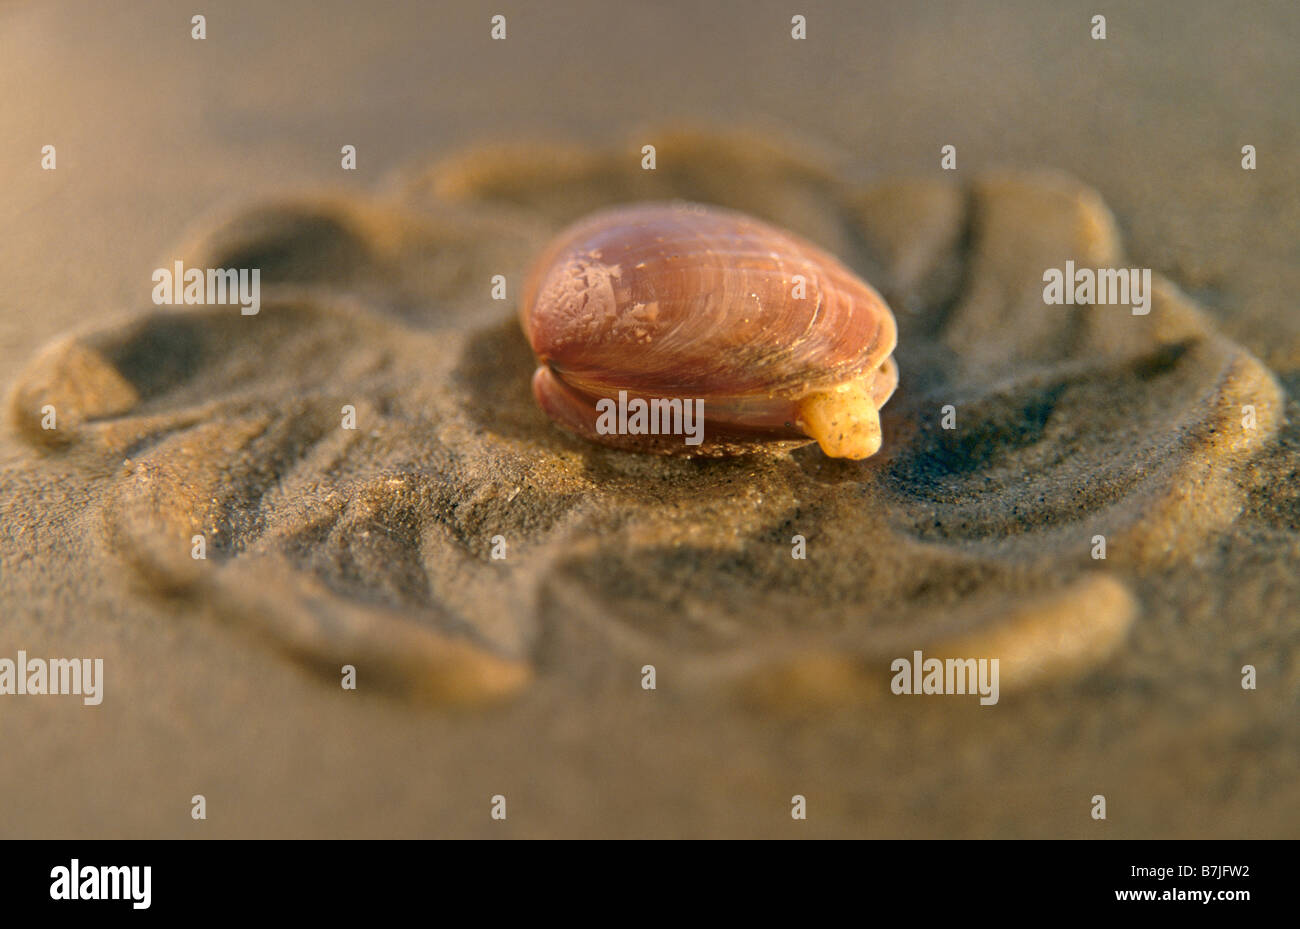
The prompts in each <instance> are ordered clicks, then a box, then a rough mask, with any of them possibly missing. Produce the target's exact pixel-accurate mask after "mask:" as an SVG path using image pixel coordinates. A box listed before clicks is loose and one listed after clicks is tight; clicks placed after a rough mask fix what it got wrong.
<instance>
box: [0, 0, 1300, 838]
mask: <svg viewBox="0 0 1300 929" xmlns="http://www.w3.org/2000/svg"><path fill="white" fill-rule="evenodd" d="M492 12H495V10H489V9H488V8H487V7H484V8H482V10H481V11H480V10H476V9H472V8H471V9H469V10H464V9H461V10H457V11H454V12H448V13H446V14H443V15H433V14H430V13H429V12H428V11H427V10H426V11H423V12H421V11H420V8H419V7H418V6H415V5H412V6H411V7H410V8H407V7H399V8H395V9H393V10H390V11H387V12H385V13H383V14H381V15H378V16H375V15H372V14H366V16H365V17H364V21H362V17H361V16H360V15H359V14H355V13H352V14H349V13H346V12H345V9H344V8H342V7H340V8H339V9H338V10H334V11H331V12H330V13H328V14H327V13H326V12H322V11H320V10H319V8H318V7H317V5H304V6H302V7H300V8H295V7H287V8H283V9H281V10H280V11H278V12H276V13H275V14H266V13H260V12H257V11H256V10H255V8H254V6H253V5H251V4H250V5H240V4H230V5H227V6H213V7H211V9H210V10H209V11H208V13H207V16H208V23H209V26H208V28H209V37H208V38H207V39H205V40H203V41H202V42H195V41H193V40H192V39H190V37H189V32H188V28H189V27H188V16H189V14H188V13H187V14H186V15H185V16H180V15H179V14H176V13H175V12H174V11H168V10H167V9H166V7H165V6H162V5H159V6H156V7H155V6H149V5H144V6H141V7H140V8H139V9H136V10H133V11H132V12H131V13H130V14H129V15H124V16H123V17H121V19H120V20H114V21H113V22H104V23H99V22H98V21H96V23H95V29H94V30H92V31H90V32H87V31H85V30H84V29H82V30H81V31H78V29H79V27H78V23H80V22H81V18H82V17H84V16H85V15H87V14H86V13H85V11H84V10H81V9H79V8H76V7H72V6H60V5H52V6H44V7H39V8H38V7H36V6H22V5H20V6H18V7H12V8H7V9H6V10H5V11H3V12H0V26H3V29H0V35H3V36H4V38H3V39H0V42H3V43H5V45H4V46H0V50H2V51H3V54H0V62H5V63H4V64H0V73H5V72H7V74H6V75H5V77H6V80H7V82H8V85H7V86H14V85H20V86H25V87H26V86H30V87H32V90H31V91H30V93H25V94H23V95H21V96H20V97H19V98H17V99H11V100H9V101H7V104H6V105H7V106H8V107H9V108H10V109H11V110H12V111H13V112H12V118H11V119H9V120H7V121H6V122H7V123H12V124H13V125H15V126H16V131H15V133H14V134H15V137H16V138H15V144H14V145H12V146H9V147H7V148H6V150H5V151H4V153H3V154H2V155H0V159H3V165H2V168H3V171H4V174H5V176H6V177H7V178H18V179H20V180H19V181H18V182H17V183H16V184H13V183H11V184H10V186H11V187H13V188H14V189H15V196H14V197H13V198H11V199H10V200H9V201H7V202H6V203H5V204H2V205H0V223H3V224H4V225H3V228H4V229H5V234H4V236H3V241H4V248H3V250H0V275H2V276H3V278H4V279H5V280H6V281H7V282H9V286H8V287H7V293H6V294H5V296H4V297H3V299H2V300H0V358H3V367H2V368H0V370H3V371H4V372H5V373H6V375H7V376H6V378H5V383H6V389H7V390H8V394H7V398H6V401H5V404H6V405H5V410H4V413H5V417H6V425H5V429H4V432H3V434H2V435H0V507H3V509H2V510H0V513H2V518H3V531H2V532H0V572H2V573H0V583H2V584H3V612H4V623H3V625H2V626H0V657H5V656H12V655H13V654H14V653H15V652H16V651H17V650H19V649H25V650H26V651H27V653H29V654H32V655H50V656H93V657H102V658H103V659H104V662H105V698H104V702H103V704H102V705H100V706H97V707H86V706H83V705H82V704H81V701H80V700H77V699H75V698H72V697H18V696H6V697H3V698H0V700H2V701H3V702H0V708H2V709H3V712H0V735H2V736H3V737H4V739H5V743H4V744H7V745H21V746H22V751H21V752H20V753H6V756H7V757H6V761H5V762H4V763H3V764H0V796H3V797H5V798H6V800H5V807H6V812H5V816H4V817H3V819H0V823H2V825H0V832H2V833H3V834H4V835H7V836H30V837H36V836H97V837H101V836H196V837H197V836H204V837H233V836H346V837H358V836H492V835H499V836H514V837H525V836H526V837H543V836H774V837H813V836H840V837H849V836H870V837H903V836H907V837H940V836H960V837H1025V836H1062V837H1126V838H1134V837H1148V836H1162V837H1164V836H1272V837H1284V836H1285V837H1294V836H1295V835H1296V834H1297V831H1298V829H1297V827H1298V825H1300V821H1298V820H1297V814H1296V811H1297V810H1300V802H1298V801H1300V787H1298V786H1297V781H1296V778H1295V771H1296V770H1297V760H1298V758H1297V755H1298V754H1300V752H1298V743H1297V728H1296V705H1297V698H1298V697H1300V663H1298V662H1297V653H1296V647H1297V629H1298V628H1300V626H1298V624H1297V620H1298V619H1300V577H1298V576H1297V574H1298V572H1297V571H1296V563H1297V560H1296V559H1297V553H1298V548H1300V489H1298V487H1300V485H1298V483H1297V481H1296V471H1297V467H1300V451H1298V448H1300V432H1298V431H1297V426H1296V425H1295V424H1296V422H1297V416H1296V414H1297V412H1298V411H1297V409H1296V404H1295V400H1294V393H1295V390H1296V388H1297V386H1300V321H1298V315H1300V314H1297V313H1296V312H1295V310H1294V307H1293V303H1292V298H1290V297H1289V294H1293V293H1294V292H1295V286H1294V285H1295V284H1296V283H1297V280H1296V278H1297V266H1298V263H1297V261H1296V249H1297V244H1296V237H1295V230H1296V229H1297V228H1300V225H1298V223H1297V220H1298V219H1300V200H1297V197H1296V190H1297V189H1298V188H1297V186H1296V180H1297V178H1296V176H1295V172H1296V168H1295V165H1294V153H1295V152H1296V150H1297V142H1298V141H1300V140H1298V139H1297V132H1298V130H1297V122H1296V119H1295V115H1296V114H1295V112H1294V106H1295V105H1294V103H1293V102H1292V101H1294V100H1295V99H1296V93H1295V92H1296V90H1297V89H1300V86H1297V85H1298V84H1300V81H1297V75H1296V70H1295V67H1294V65H1292V64H1289V62H1290V61H1291V58H1292V57H1293V56H1292V55H1291V54H1290V53H1289V51H1288V41H1289V40H1288V39H1287V38H1286V37H1287V35H1288V34H1290V35H1291V36H1292V37H1294V34H1295V29H1296V25H1297V21H1296V20H1297V17H1296V14H1295V12H1294V10H1291V9H1288V8H1285V7H1282V6H1278V7H1261V8H1259V9H1258V10H1257V11H1256V17H1255V18H1254V19H1250V18H1243V17H1236V16H1232V15H1231V14H1229V13H1228V12H1222V11H1220V12H1215V11H1214V10H1213V8H1212V7H1208V6H1207V7H1204V8H1201V7H1193V6H1187V5H1182V4H1179V5H1169V6H1163V7H1160V8H1159V9H1156V8H1152V7H1147V6H1144V7H1143V8H1142V9H1141V10H1132V11H1127V12H1121V13H1116V14H1110V15H1109V20H1110V21H1109V30H1110V34H1109V36H1108V38H1107V39H1106V40H1105V42H1094V41H1093V40H1091V39H1089V38H1088V22H1089V20H1090V18H1091V15H1092V14H1091V12H1089V11H1087V10H1086V9H1085V8H1084V7H1076V8H1074V9H1073V10H1072V9H1071V8H1069V7H1067V8H1066V9H1065V10H1063V11H1062V10H1057V11H1054V12H1051V13H1048V12H1046V11H1034V10H1033V9H1032V8H1031V7H1029V6H1025V7H1019V6H1008V7H1007V8H1006V9H1005V10H1004V11H1003V12H1000V13H998V14H996V15H994V14H992V13H988V12H985V13H983V14H978V13H977V12H976V11H971V10H964V9H959V8H956V7H933V8H931V7H927V11H926V12H925V13H923V14H915V13H914V14H911V15H910V16H909V15H907V14H904V13H902V12H900V11H896V10H891V9H889V8H887V7H884V6H881V7H879V8H877V7H875V6H872V7H870V8H868V9H866V10H862V9H858V8H857V7H856V6H855V5H840V6H826V7H810V8H809V10H808V11H807V15H808V17H809V22H810V37H809V39H808V41H807V43H806V44H805V43H794V42H792V41H791V40H790V38H789V30H788V15H787V14H786V13H785V12H784V11H783V10H782V9H778V8H777V7H774V6H767V7H758V8H754V7H751V6H727V5H720V6H717V7H713V6H711V7H710V8H709V10H708V11H707V12H702V13H701V12H695V11H693V9H692V8H690V7H688V6H682V7H679V8H669V9H667V10H664V9H661V8H659V7H655V8H647V9H645V10H640V11H633V12H630V13H627V14H624V15H623V16H622V17H619V16H615V15H614V14H613V13H611V12H609V11H605V10H602V9H601V8H600V7H598V6H596V5H588V6H575V7H573V8H572V9H571V10H570V11H568V12H565V13H559V12H549V13H547V14H545V15H544V16H543V15H541V14H531V15H530V14H527V13H521V14H520V15H519V16H517V17H516V16H512V17H511V19H510V33H509V38H508V39H507V40H506V42H504V43H495V44H493V43H491V41H490V40H489V39H488V38H487V30H488V19H489V16H490V14H491V13H492ZM268 16H269V18H268ZM913 17H914V18H913ZM629 34H634V35H637V36H639V37H640V38H638V40H637V42H636V43H634V48H633V49H632V50H630V51H629V49H627V48H626V47H624V48H619V47H618V45H619V40H620V39H622V40H623V41H624V42H625V43H626V38H625V36H626V35H629ZM135 35H140V36H141V37H142V38H141V39H140V40H139V42H140V44H141V47H144V48H148V49H150V50H151V52H152V54H151V55H149V56H148V57H145V58H136V57H132V56H128V55H124V54H121V49H122V48H124V47H126V44H127V36H135ZM458 36H460V38H458ZM465 36H473V37H475V38H474V40H470V39H467V38H464V37H465ZM479 39H481V40H482V41H481V42H479V41H478V40H479ZM132 41H135V40H134V39H133V40H132ZM574 41H578V42H580V44H581V46H582V48H583V49H584V54H583V55H582V56H578V57H576V58H575V57H574V56H572V55H571V54H565V53H564V46H565V44H566V42H567V43H572V42H574ZM818 42H820V43H822V44H821V46H820V48H818V47H816V45H815V43H818ZM1246 50H1249V54H1246ZM236 60H237V61H238V62H239V63H240V67H239V68H238V69H234V70H231V69H230V68H228V67H226V66H225V64H228V63H229V62H231V61H236ZM756 61H762V62H763V63H764V66H763V67H758V66H757V65H756ZM38 75H44V78H43V80H41V81H37V80H36V79H37V76H38ZM539 75H540V76H544V80H543V79H542V77H539ZM65 140H66V141H65ZM47 143H48V144H56V145H57V146H58V159H59V160H58V168H57V169H56V170H55V171H53V172H43V171H41V170H40V166H39V153H40V150H41V146H42V145H44V144H47ZM1248 143H1249V144H1254V145H1255V146H1256V147H1257V149H1258V152H1259V168H1258V169H1257V170H1255V171H1243V170H1242V168H1241V164H1240V159H1241V155H1240V148H1241V146H1242V145H1243V144H1248ZM343 144H355V145H356V146H357V148H358V170H357V171H356V172H344V171H342V170H340V168H339V155H338V152H339V148H340V146H341V145H343ZM645 144H654V145H655V146H656V155H657V167H656V170H654V171H653V172H651V171H645V170H642V168H641V147H642V146H643V145H645ZM944 144H954V145H956V146H957V152H958V155H957V157H958V166H957V170H955V171H943V170H941V169H940V166H939V148H940V146H941V145H944ZM1287 161H1290V162H1292V163H1291V164H1287V163H1286V162H1287ZM667 198H684V199H690V200H697V201H704V202H710V203H717V204H721V205H724V206H729V207H734V208H738V209H742V210H745V211H747V212H751V213H753V214H755V215H757V216H760V217H763V218H764V219H767V220H770V221H772V222H775V223H777V224H779V225H781V226H783V227H786V228H789V229H791V230H793V231H795V232H797V233H799V234H801V235H804V236H806V237H808V238H810V239H812V240H813V241H815V242H817V243H818V244H820V245H822V246H823V247H825V248H827V249H828V250H830V251H831V252H832V253H834V254H836V255H837V256H839V257H840V258H841V259H842V260H844V261H845V262H846V263H847V264H849V265H850V266H851V267H853V268H854V269H855V270H857V271H858V272H859V273H861V274H862V275H863V276H864V277H865V278H866V279H867V280H869V281H871V282H872V283H873V284H874V285H875V286H876V287H877V288H878V289H879V290H880V291H881V292H882V294H884V296H885V297H886V299H887V300H888V301H889V303H890V305H891V306H893V307H894V310H895V314H896V316H897V318H898V322H899V332H900V336H899V347H898V350H897V352H896V356H895V357H896V358H897V361H898V364H899V368H900V372H901V375H900V387H899V390H898V392H897V394H896V395H895V396H894V397H893V398H892V399H891V400H890V402H889V403H888V404H887V405H886V406H885V408H884V410H883V411H882V422H883V427H884V435H885V440H884V448H883V449H882V451H881V452H880V454H878V455H877V456H875V457H873V458H871V459H869V460H867V461H864V462H850V461H839V460H832V459H828V458H825V457H824V456H823V455H822V454H821V453H820V451H818V449H817V448H816V446H809V447H806V448H802V449H798V450H796V451H794V452H789V453H760V454H755V455H752V456H745V457H739V458H733V459H724V460H690V459H675V458H662V457H656V456H646V455H637V454H632V453H626V452H619V451H615V450H612V449H607V448H602V447H600V446H596V445H593V444H590V443H587V442H585V441H583V440H581V439H578V438H575V437H573V436H571V435H568V434H567V433H565V432H563V431H561V430H559V429H558V428H557V427H555V426H554V425H553V424H552V423H550V422H549V421H548V420H547V419H546V418H545V416H544V415H543V414H542V413H541V411H540V410H538V409H537V407H536V405H535V404H534V402H533V399H532V396H531V394H530V391H529V378H530V375H531V373H532V370H533V367H534V362H533V360H532V357H531V354H530V352H529V350H528V346H527V344H526V343H525V341H524V339H523V336H522V334H521V332H520V330H519V326H518V323H517V320H516V315H515V313H516V307H515V303H514V297H515V296H517V294H518V291H519V288H520V287H521V285H522V279H523V275H524V272H525V270H526V268H527V267H528V264H529V262H530V260H531V259H532V258H533V256H535V255H536V254H537V252H538V251H539V250H540V249H541V247H542V246H543V245H544V243H545V242H546V241H547V239H548V238H549V236H551V235H552V234H554V233H555V232H556V231H558V230H559V229H560V228H561V227H562V226H563V225H564V224H566V223H567V222H569V221H571V220H573V219H575V218H577V217H579V216H581V215H583V214H585V213H587V212H589V211H590V210H592V209H596V208H598V207H601V206H605V205H608V204H612V203H620V202H627V201H633V200H642V199H667ZM1067 260H1070V261H1073V262H1074V263H1075V264H1076V265H1077V266H1079V267H1109V266H1118V267H1134V268H1151V269H1152V270H1153V275H1152V280H1153V287H1152V294H1151V303H1150V312H1149V313H1148V314H1146V315H1137V314H1134V313H1132V312H1130V309H1129V308H1128V307H1127V306H1046V305H1044V302H1043V280H1042V275H1043V272H1044V270H1045V269H1047V268H1053V267H1063V266H1064V264H1065V262H1066V261H1067ZM175 261H182V262H183V263H184V265H185V266H186V267H258V268H261V269H262V299H261V308H260V312H259V313H258V314H257V315H256V316H242V315H240V313H239V310H238V308H235V307H230V306H206V307H183V306H182V307H165V306H164V307H159V306H154V305H152V303H151V300H150V293H151V291H152V289H153V281H152V280H151V278H150V274H151V272H152V270H153V269H154V268H157V267H171V266H172V263H173V262H175ZM495 274H501V275H504V276H505V278H506V281H507V284H508V288H509V294H510V299H507V300H505V301H494V300H492V299H490V297H489V290H490V281H491V278H492V276H493V275H495ZM47 405H52V406H53V407H54V408H55V409H56V410H57V412H58V428H57V429H54V430H49V429H45V428H43V424H42V417H43V412H42V411H43V408H44V407H45V406H47ZM946 407H951V408H952V411H953V413H954V415H955V426H956V427H955V428H953V429H947V428H944V426H943V411H944V410H945V408H946ZM345 408H351V409H352V410H354V412H355V419H356V428H355V429H348V428H343V426H342V422H343V419H342V417H343V415H344V414H345ZM196 535H202V536H203V538H204V540H205V545H206V554H207V557H206V558H205V559H202V560H197V559H195V558H193V557H192V548H193V540H194V537H195V536H196ZM795 536H801V537H802V538H803V539H804V540H805V544H806V551H807V557H806V558H804V559H796V558H792V557H791V551H792V545H793V540H794V537H795ZM1098 536H1102V537H1104V539H1105V550H1106V556H1105V558H1104V559H1099V558H1097V557H1095V555H1096V553H1097V537H1098ZM498 538H499V539H500V540H501V542H503V543H504V550H505V553H506V557H505V558H504V559H494V558H493V557H492V551H493V548H494V545H496V544H497V543H496V541H495V540H496V539H498ZM916 650H919V651H922V652H923V653H924V654H925V655H926V656H927V657H931V656H939V657H943V656H954V657H958V656H960V657H998V658H999V659H1000V663H1001V694H1000V699H999V700H998V702H997V703H996V705H993V706H981V705H980V704H979V702H978V700H977V699H976V698H973V697H962V696H943V697H930V698H921V697H911V696H896V695H894V694H892V693H891V692H890V677H891V674H890V664H891V661H892V660H893V659H894V658H897V657H910V656H911V655H912V654H913V652H914V651H916ZM345 664H350V665H353V666H355V667H356V669H357V679H358V684H359V686H358V689H357V690H356V691H351V690H345V689H343V688H342V687H340V683H339V682H340V667H341V666H342V665H345ZM646 665H653V666H654V668H655V678H656V685H657V686H656V688H655V689H654V690H646V689H643V687H642V681H643V676H644V671H643V669H644V667H645V666H646ZM1244 665H1253V666H1254V667H1255V668H1256V669H1257V675H1258V686H1257V689H1254V690H1247V689H1243V687H1242V685H1241V680H1242V667H1243V666H1244ZM196 794H202V795H203V796H204V797H205V798H206V801H207V808H208V818H207V820H205V821H203V822H195V821H194V820H192V819H191V817H190V815H189V814H190V804H191V797H192V796H193V795H196ZM497 794H501V795H504V796H505V797H507V799H508V803H509V817H508V819H507V820H505V821H504V822H499V821H494V820H492V819H491V818H490V816H489V810H490V804H491V798H492V797H493V796H494V795H497ZM795 794H801V795H803V796H805V797H807V799H808V809H809V815H808V819H807V820H806V821H795V820H792V819H791V817H790V801H791V797H792V796H793V795H795ZM1097 794H1101V795H1104V796H1105V797H1106V798H1107V807H1108V818H1107V819H1106V820H1105V821H1102V822H1099V821H1097V820H1094V819H1093V818H1092V817H1091V816H1090V815H1089V814H1090V812H1091V809H1092V798H1093V797H1094V796H1095V795H1097Z"/></svg>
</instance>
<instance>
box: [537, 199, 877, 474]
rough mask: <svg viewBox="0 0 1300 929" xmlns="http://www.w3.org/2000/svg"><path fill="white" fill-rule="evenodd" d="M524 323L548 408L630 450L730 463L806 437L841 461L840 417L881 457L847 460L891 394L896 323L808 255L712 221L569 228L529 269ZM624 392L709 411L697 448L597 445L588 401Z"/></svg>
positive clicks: (746, 225) (673, 209)
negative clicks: (862, 420) (859, 427)
mask: <svg viewBox="0 0 1300 929" xmlns="http://www.w3.org/2000/svg"><path fill="white" fill-rule="evenodd" d="M800 280H802V287H800V286H799V282H800ZM521 315H522V322H523V327H524V331H525V334H526V335H527V337H528V341H529V344H530V345H531V346H532V348H533V352H534V353H535V355H536V356H537V359H538V361H539V363H540V367H539V368H538V371H537V373H536V375H535V376H534V379H533V387H534V393H535V395H536V396H537V399H538V401H539V403H540V404H541V405H542V407H543V408H544V409H545V410H546V411H547V413H548V414H550V415H551V416H552V417H553V418H554V419H556V420H557V421H558V422H560V423H561V424H562V425H565V426H567V427H569V428H570V429H572V430H574V431H576V432H579V433H580V434H582V435H585V436H588V437H589V438H592V439H595V440H596V441H600V442H605V443H606V444H610V445H616V446H620V447H624V448H634V449H640V450H646V451H659V452H669V453H678V454H729V453H735V452H742V451H746V450H751V449H752V448H754V447H756V446H761V445H764V444H777V445H782V446H793V445H798V444H805V443H807V442H809V441H812V440H813V439H816V440H817V441H819V442H821V443H822V446H823V449H825V450H827V451H828V453H835V449H837V448H841V449H842V448H843V447H844V446H845V444H846V443H845V442H843V441H841V442H840V444H839V445H838V446H837V445H836V443H835V441H834V437H833V436H831V437H829V438H830V441H829V443H828V441H824V439H826V438H828V437H827V436H826V435H824V434H825V433H827V432H828V430H829V431H834V429H836V428H840V427H841V426H842V425H843V423H844V422H847V421H848V420H846V419H844V418H841V419H840V420H839V424H840V425H839V426H836V425H832V424H831V421H833V420H835V417H836V416H839V415H840V414H841V413H845V414H846V415H849V416H852V415H858V414H861V415H865V416H867V418H868V419H870V420H872V421H873V422H874V428H875V430H876V432H877V441H876V442H875V447H872V448H870V450H869V451H866V452H865V454H860V453H858V454H855V453H854V452H862V451H863V450H864V448H866V446H867V445H870V442H867V443H866V444H865V445H864V443H863V442H856V443H854V442H849V443H847V444H848V445H849V446H852V447H851V448H849V450H848V452H847V453H846V456H847V457H865V456H866V454H871V453H872V452H874V451H875V449H876V448H878V447H879V441H878V432H879V422H878V419H877V418H876V416H875V411H876V410H877V409H878V408H879V407H880V405H882V404H883V403H884V402H885V401H886V400H887V399H888V398H889V395H890V394H891V393H892V392H893V389H894V386H895V385H896V383H897V371H896V368H895V367H894V365H893V361H892V359H890V357H889V356H890V353H891V352H892V351H893V349H894V344H895V341H896V337H897V330H896V326H895V323H894V318H893V315H892V314H891V313H890V311H889V308H888V307H887V306H886V304H885V302H884V300H882V299H881V297H880V295H879V294H877V293H876V291H875V290H873V289H872V288H871V286H870V285H868V284H867V283H866V282H864V281H863V280H861V279H860V278H858V277H857V276H856V275H855V274H854V273H853V272H852V271H850V270H849V269H848V268H846V267H845V266H844V265H843V264H841V263H840V262H839V261H837V260H836V259H835V258H833V257H832V256H831V255H829V254H827V253H826V252H825V251H823V250H821V249H819V248H817V247H816V246H814V245H812V244H811V243H809V242H806V241H804V240H803V239H800V238H799V237H797V236H795V235H793V234H791V233H789V232H785V231H783V230H781V229H778V228H776V227H774V226H772V225H769V224H767V223H764V222H762V221H760V220H757V219H754V218H753V217H750V216H746V215H744V214H742V213H737V212H734V211H732V210H725V209H721V208H717V207H705V206H698V205H694V204H681V203H671V204H661V203H649V204H637V205H632V206H625V207H619V208H615V209H611V210H605V211H601V212H599V213H596V214H593V215H592V216H589V217H587V218H586V219H583V220H581V221H579V222H578V223H576V224H575V225H573V226H571V227H570V228H568V229H567V230H565V231H564V232H562V233H560V235H559V236H557V237H556V239H555V240H554V241H553V242H552V243H551V244H550V245H549V246H548V247H547V249H546V250H545V252H544V253H543V254H542V255H541V256H540V257H539V258H538V260H537V262H536V264H535V265H534V267H533V269H532V271H531V273H530V274H529V276H528V280H527V283H526V285H525V288H524V293H523V299H522V303H521ZM619 391H626V392H627V395H628V396H630V397H641V398H683V399H699V400H703V401H704V406H703V410H704V418H705V440H704V442H703V444H702V445H699V446H688V445H685V444H684V443H683V442H682V440H681V437H680V436H676V437H671V436H644V435H642V436H638V435H602V434H599V433H598V432H597V431H596V429H595V423H596V416H597V413H596V402H597V401H598V400H600V399H602V398H614V397H616V396H617V395H618V393H619ZM814 398H821V399H820V400H816V401H814ZM828 398H829V399H828ZM864 398H866V400H869V401H870V402H869V403H867V402H865V400H864ZM818 404H820V406H819V405H818ZM827 404H829V406H828V405H827ZM867 406H869V407H870V411H869V415H868V414H867V413H866V411H865V407H867ZM824 416H829V417H830V418H831V419H830V420H828V421H827V423H825V424H822V425H820V426H819V425H818V423H819V422H820V420H819V417H824ZM869 425H870V424H868V426H869ZM841 438H843V437H841ZM828 445H829V447H828Z"/></svg>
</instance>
